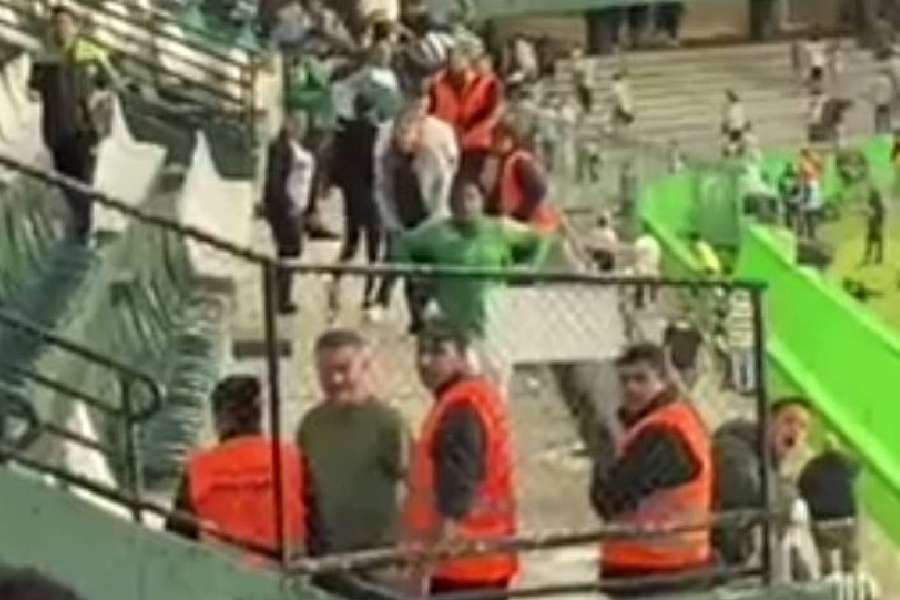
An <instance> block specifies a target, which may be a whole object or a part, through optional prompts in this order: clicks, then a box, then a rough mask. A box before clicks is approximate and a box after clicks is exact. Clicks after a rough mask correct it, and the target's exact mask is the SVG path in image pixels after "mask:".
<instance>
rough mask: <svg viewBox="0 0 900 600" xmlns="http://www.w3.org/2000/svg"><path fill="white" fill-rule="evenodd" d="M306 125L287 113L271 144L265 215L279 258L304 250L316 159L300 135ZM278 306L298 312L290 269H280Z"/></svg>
mask: <svg viewBox="0 0 900 600" xmlns="http://www.w3.org/2000/svg"><path fill="white" fill-rule="evenodd" d="M302 130H303V125H302V124H301V120H300V117H299V115H297V114H287V115H286V116H285V119H284V123H283V124H282V127H281V131H279V133H278V136H277V137H276V138H275V139H274V140H272V143H271V144H269V150H268V152H269V154H268V161H267V163H266V181H265V187H264V192H263V215H264V216H265V219H266V221H268V223H269V228H270V229H271V231H272V238H273V239H274V241H275V248H276V251H277V253H278V256H279V257H280V258H287V259H291V258H299V257H300V255H301V254H302V253H303V236H302V231H301V223H300V221H301V209H300V206H301V202H303V200H304V199H305V198H306V197H307V195H308V193H309V190H310V188H311V187H312V181H313V172H314V168H315V167H314V165H315V161H314V159H313V156H312V154H310V153H309V152H308V151H307V150H306V149H305V148H303V146H301V145H300V143H299V141H298V140H299V139H300V138H301V137H302ZM277 277H278V280H277V284H278V299H277V300H278V310H279V312H280V313H281V314H293V313H295V312H297V305H296V304H294V302H293V300H292V299H291V291H292V281H293V277H292V275H291V273H290V271H287V270H280V271H279V272H278V275H277Z"/></svg>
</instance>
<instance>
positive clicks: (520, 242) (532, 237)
mask: <svg viewBox="0 0 900 600" xmlns="http://www.w3.org/2000/svg"><path fill="white" fill-rule="evenodd" d="M501 231H502V234H503V237H504V239H505V241H506V243H507V244H508V246H509V247H510V249H511V250H512V255H513V258H514V260H515V262H516V264H517V265H518V266H532V267H538V266H540V265H542V264H543V263H544V261H545V260H546V258H547V255H548V254H549V252H550V247H551V245H552V238H551V237H549V236H546V235H542V234H541V233H539V232H538V231H537V230H536V229H534V228H533V227H531V226H529V225H525V224H523V223H517V222H516V221H512V220H510V219H502V221H501Z"/></svg>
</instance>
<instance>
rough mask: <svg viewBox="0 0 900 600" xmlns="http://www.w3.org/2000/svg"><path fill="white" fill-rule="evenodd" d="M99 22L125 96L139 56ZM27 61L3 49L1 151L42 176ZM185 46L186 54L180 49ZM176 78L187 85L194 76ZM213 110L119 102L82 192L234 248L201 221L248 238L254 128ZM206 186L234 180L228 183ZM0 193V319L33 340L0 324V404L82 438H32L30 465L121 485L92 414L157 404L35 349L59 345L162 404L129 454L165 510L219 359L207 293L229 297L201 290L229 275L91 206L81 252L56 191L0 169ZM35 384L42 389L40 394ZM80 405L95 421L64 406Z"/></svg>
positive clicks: (221, 339) (23, 35) (197, 103)
mask: <svg viewBox="0 0 900 600" xmlns="http://www.w3.org/2000/svg"><path fill="white" fill-rule="evenodd" d="M16 6H17V7H18V8H19V9H20V8H21V5H20V4H18V3H16ZM116 6H118V8H119V9H122V10H118V9H117V8H114V7H116ZM124 7H125V5H117V3H112V2H105V3H104V2H101V3H96V6H93V7H92V10H95V11H97V12H96V13H95V14H94V15H93V16H94V17H97V16H98V15H100V11H107V12H109V14H110V15H111V14H113V13H117V14H124V12H123V11H124ZM128 8H129V10H131V9H132V8H133V7H128ZM145 8H147V7H145ZM135 10H136V9H135ZM141 10H143V9H141ZM0 13H3V14H0V17H4V16H9V14H7V13H12V14H13V16H16V17H18V19H17V20H16V21H15V22H13V23H10V22H9V21H3V25H0V27H6V28H8V27H12V26H13V25H15V26H16V27H17V29H16V31H18V32H19V33H20V35H19V37H18V38H16V37H9V38H7V37H6V35H5V33H6V32H5V31H4V40H8V41H10V42H15V41H22V42H29V41H30V42H34V41H36V40H37V39H38V34H37V29H35V27H36V25H35V21H32V20H30V19H28V18H26V17H27V16H28V15H25V14H24V12H23V11H19V12H15V11H12V10H7V9H4V8H3V7H0ZM111 22H112V21H110V22H104V21H102V20H95V27H96V30H95V31H96V32H97V39H98V40H100V41H101V42H103V43H105V44H106V45H107V46H108V47H110V48H113V49H115V50H116V51H117V53H118V56H117V58H118V60H117V66H122V67H124V71H125V75H126V77H128V78H130V79H131V80H132V81H134V80H135V79H134V77H135V74H136V73H137V71H136V69H135V68H134V66H133V65H129V64H128V62H127V59H128V57H129V53H131V54H137V53H138V52H139V51H140V48H136V47H135V48H128V47H125V46H116V40H119V41H121V39H124V35H123V36H119V37H115V36H114V35H112V34H110V32H115V31H117V30H116V28H115V26H114V25H112V24H110V23H111ZM173 22H174V21H173ZM135 26H136V24H135ZM104 35H105V36H106V37H104ZM116 35H118V34H116ZM175 46H178V44H175ZM31 47H32V46H31V44H29V45H24V44H23V45H21V46H17V45H16V44H14V43H10V44H9V45H8V46H5V47H4V50H5V52H4V58H5V60H4V63H3V66H2V71H0V84H2V85H0V150H2V151H3V152H5V153H8V154H10V155H13V156H14V157H15V158H16V159H18V160H21V161H23V162H25V163H27V164H31V165H37V166H47V165H48V164H49V159H48V156H47V152H46V150H45V149H44V147H43V143H42V140H41V132H40V107H39V106H38V105H36V104H35V103H34V102H32V101H31V100H30V99H29V95H28V91H27V88H26V86H27V79H28V72H29V70H30V60H29V54H28V53H26V52H23V50H27V49H30V48H31ZM187 47H188V44H187V43H184V44H182V45H181V46H178V48H180V49H181V50H184V49H185V48H187ZM210 48H212V49H207V48H202V49H200V50H195V52H197V53H199V54H200V55H202V57H203V58H204V59H205V60H206V61H207V62H216V61H217V60H218V58H217V56H218V55H217V54H216V53H215V50H214V48H215V46H214V45H213V44H212V43H211V44H210ZM245 54H246V55H247V56H250V55H251V54H252V52H250V53H245ZM165 64H166V63H165V61H164V60H162V61H160V63H159V64H158V65H154V68H155V69H157V70H156V72H157V73H159V72H162V70H163V69H162V68H164V66H165ZM158 67H162V68H158ZM174 68H176V69H180V70H181V73H180V75H181V76H182V77H183V78H184V80H185V81H188V82H190V81H192V79H191V77H198V76H199V75H198V73H197V72H191V71H190V70H189V69H186V68H185V69H181V68H180V67H174ZM221 80H222V78H221V77H217V79H216V81H221ZM140 81H143V80H140ZM181 87H190V86H184V85H182V86H181ZM195 87H196V86H195ZM223 89H224V88H223ZM222 98H224V92H223V95H222ZM241 102H243V100H241ZM211 110H214V108H213V107H212V105H211V104H210V103H209V98H179V99H178V102H177V103H174V104H173V103H171V102H170V103H165V102H160V101H157V100H156V99H154V98H153V97H152V96H148V95H147V94H144V93H134V92H133V91H128V90H125V91H123V93H121V94H120V95H119V98H118V101H117V102H116V104H115V107H114V114H113V127H112V130H111V133H110V135H109V136H108V137H107V138H106V139H105V140H104V141H103V142H102V143H101V145H100V147H99V151H98V165H97V172H96V178H95V187H96V189H98V190H99V191H101V192H103V193H105V194H108V195H109V196H111V197H114V198H116V199H117V200H119V201H123V202H125V203H126V204H127V205H129V206H132V207H136V208H137V207H139V208H141V209H142V210H147V211H151V212H153V213H154V214H161V215H166V216H168V217H170V218H172V219H175V220H180V221H181V222H182V223H184V224H186V225H191V226H196V227H198V228H201V229H205V230H207V231H211V232H213V233H214V234H218V235H221V236H222V237H223V238H226V239H230V240H233V241H235V242H238V243H240V242H246V241H247V238H248V236H249V233H248V231H247V230H246V229H245V230H241V231H233V230H226V229H227V227H228V224H227V223H225V224H223V223H222V222H221V221H216V219H215V217H216V215H217V214H222V213H223V212H226V213H227V212H230V211H237V212H238V213H239V214H243V215H245V216H246V222H247V223H248V224H249V222H250V221H251V214H250V213H251V210H252V203H253V199H252V197H251V194H252V193H253V186H252V185H251V180H250V177H251V176H252V174H253V173H254V171H255V162H254V161H255V153H254V152H253V145H254V139H253V135H254V132H253V127H252V123H250V122H248V121H247V120H246V119H247V115H246V114H244V113H243V112H242V111H235V112H233V113H229V114H228V115H226V116H225V117H223V118H220V119H218V120H217V121H215V122H211V121H210V120H209V119H205V118H204V117H203V115H204V114H208V113H209V112H210V111H211ZM208 138H211V139H213V140H214V141H213V143H209V142H208V141H207V139H208ZM211 147H212V148H216V149H217V152H211V151H210V148H211ZM219 172H224V173H225V174H227V175H230V176H231V177H232V178H235V177H237V178H238V179H230V180H226V179H224V178H223V177H222V176H221V175H219ZM173 173H174V174H175V175H176V177H174V178H173V177H171V175H172V174H173ZM0 185H2V187H0V213H2V216H0V224H2V225H0V227H2V230H3V236H0V237H2V242H0V243H2V259H0V314H2V316H3V317H5V318H8V319H10V320H11V321H10V322H11V323H13V324H15V323H16V322H19V321H21V322H23V323H27V324H28V325H29V327H31V328H33V329H22V328H19V327H15V326H11V325H9V324H7V325H0V348H3V351H4V354H3V357H4V358H3V359H2V361H0V362H2V365H3V366H2V368H0V384H2V389H3V391H4V393H5V394H7V395H8V396H9V397H18V398H27V399H29V401H30V403H31V404H32V405H33V406H34V408H35V409H36V413H37V417H38V419H39V421H40V422H41V423H42V424H43V426H44V427H46V428H47V429H46V430H47V431H48V432H60V431H70V432H75V433H76V434H77V436H80V437H76V438H72V439H67V440H64V441H63V442H60V441H59V439H55V440H51V439H46V440H44V439H39V440H38V442H37V443H36V444H35V445H34V447H33V449H32V451H33V452H34V454H35V455H37V456H40V457H41V458H42V459H44V460H50V461H51V462H55V463H58V464H60V466H66V467H68V468H71V469H74V470H75V471H76V472H79V473H81V474H83V475H84V476H86V477H88V478H89V479H92V480H96V481H100V482H103V483H106V484H112V485H119V484H124V482H126V481H127V479H128V477H127V473H126V471H125V465H124V464H123V460H122V456H123V455H122V452H121V449H122V448H123V447H124V446H123V444H124V443H125V441H126V440H125V438H126V437H127V436H125V435H123V432H122V430H121V427H119V426H118V425H117V424H116V422H115V419H111V418H109V414H107V413H106V412H105V410H103V409H102V406H103V404H104V403H105V404H106V405H108V406H110V407H112V408H117V409H121V408H122V403H123V402H125V397H124V394H129V395H131V396H133V397H131V398H129V399H128V401H129V402H131V403H132V404H133V406H135V407H146V406H148V405H149V404H148V403H150V402H151V400H153V398H152V396H153V394H154V392H155V390H154V389H153V388H151V387H148V386H140V385H128V386H125V385H124V382H126V381H128V377H126V375H125V374H124V373H122V372H120V371H118V370H117V369H113V368H110V367H109V366H108V365H105V364H101V363H99V362H97V361H95V360H92V359H91V358H90V357H85V356H80V355H73V354H72V353H71V352H69V351H68V350H66V349H64V348H62V347H60V346H59V345H58V344H56V343H53V342H52V341H50V340H49V337H48V336H57V337H58V338H60V339H62V340H68V341H70V342H72V343H74V344H77V345H79V347H80V348H82V349H83V350H85V351H88V352H90V353H95V354H96V355H98V356H101V357H115V358H116V360H117V361H118V362H119V364H120V365H122V366H125V367H130V368H132V369H134V370H135V371H138V372H140V373H143V374H145V375H147V376H149V377H150V378H151V379H152V380H153V381H155V382H157V384H158V386H159V389H161V390H163V392H164V393H163V394H162V398H161V406H160V407H159V408H158V410H156V411H155V412H154V413H153V414H144V412H146V411H144V412H142V416H141V418H140V423H138V424H137V425H136V429H137V438H138V441H139V448H138V450H139V451H140V452H141V454H142V455H143V456H145V457H146V460H144V461H142V464H144V465H146V466H147V467H146V469H145V472H144V473H142V474H141V475H142V480H143V481H144V485H145V486H146V487H148V488H151V489H158V490H159V491H160V493H162V494H163V495H164V496H165V495H166V494H168V493H170V492H171V487H172V486H173V485H174V481H173V480H174V479H175V478H177V477H178V476H179V475H180V472H181V466H182V462H183V460H184V458H185V457H186V454H187V452H188V451H189V450H190V449H191V448H193V447H195V446H196V445H197V443H198V441H199V439H200V435H201V434H202V433H203V431H204V429H205V427H206V420H205V418H206V413H207V411H206V406H205V404H204V401H205V399H206V398H207V397H208V394H209V392H210V390H211V388H212V386H213V385H214V384H215V382H216V381H217V379H218V378H219V376H220V373H221V371H222V368H223V365H224V364H225V362H226V360H227V359H228V349H229V348H228V344H227V338H228V331H227V327H226V325H227V308H228V297H227V295H222V293H221V291H222V290H223V289H225V290H227V289H228V286H224V287H223V286H221V285H219V286H217V287H216V290H217V291H216V292H211V291H205V290H207V289H208V288H207V287H204V285H202V284H203V283H207V282H209V281H210V280H213V279H218V280H220V283H221V280H222V279H227V277H228V273H229V267H228V265H227V264H223V263H222V260H221V258H220V257H215V256H213V257H210V256H209V255H203V254H202V253H201V252H200V251H199V250H198V248H197V247H196V246H193V245H189V244H188V243H187V241H186V240H185V238H184V237H182V236H180V235H178V234H176V233H174V232H167V231H165V230H162V229H159V228H156V227H153V226H150V225H144V224H141V223H140V222H139V221H135V220H129V219H127V218H125V217H124V216H123V215H122V214H120V213H117V212H116V211H112V210H107V209H104V208H103V207H102V206H96V207H95V223H96V230H97V233H96V234H95V241H94V244H92V246H90V247H85V246H82V245H79V244H76V243H74V242H73V241H71V240H70V239H69V237H68V235H67V232H66V226H65V220H66V218H67V215H68V211H67V207H66V204H65V201H64V197H63V195H62V192H61V191H60V190H59V189H57V188H56V187H54V186H51V185H48V184H46V183H41V182H38V181H37V180H35V179H33V178H31V177H29V176H26V175H23V174H20V173H16V172H14V171H12V170H8V169H3V170H2V184H0ZM217 203H218V205H219V206H220V210H218V211H217V210H216V209H215V206H216V204H217ZM232 229H233V228H232ZM241 236H243V237H244V239H240V237H241ZM217 294H218V295H217ZM38 332H43V333H44V334H46V335H42V334H39V333H38ZM46 374H51V375H49V379H48V377H45V376H44V375H46ZM126 388H127V389H126ZM73 394H74V396H73ZM82 396H83V397H86V398H89V399H91V400H92V401H94V402H95V404H98V405H99V406H100V407H101V408H97V407H92V406H91V405H88V404H81V403H77V402H74V401H73V399H74V398H78V397H82ZM44 437H45V438H50V437H51V436H49V435H48V436H44ZM70 437H71V436H70ZM85 440H87V441H88V442H91V443H93V444H94V445H95V446H96V448H94V450H96V451H93V452H87V454H85V449H84V444H83V443H80V442H84V441H85ZM100 448H102V449H103V451H100V450H99V449H100ZM98 457H103V459H98Z"/></svg>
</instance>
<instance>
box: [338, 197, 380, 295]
mask: <svg viewBox="0 0 900 600" xmlns="http://www.w3.org/2000/svg"><path fill="white" fill-rule="evenodd" d="M341 192H342V194H343V196H344V242H343V245H342V246H341V253H340V255H339V257H338V260H339V261H340V262H342V263H346V262H350V261H352V260H353V258H354V257H355V256H356V253H357V252H358V251H359V245H360V242H362V241H363V239H365V244H366V261H367V262H368V263H369V264H370V265H374V264H376V263H378V261H379V260H381V256H382V246H383V241H384V234H383V233H382V230H381V222H380V219H379V218H378V212H377V208H376V207H375V200H374V199H373V197H372V189H371V188H370V187H368V186H360V185H347V186H341ZM374 292H375V278H374V277H373V276H371V275H366V280H365V288H364V291H363V302H362V303H363V306H364V307H366V306H369V305H370V304H371V303H372V300H373V298H372V295H373V294H374Z"/></svg>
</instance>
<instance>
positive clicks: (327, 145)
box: [303, 129, 333, 215]
mask: <svg viewBox="0 0 900 600" xmlns="http://www.w3.org/2000/svg"><path fill="white" fill-rule="evenodd" d="M332 142H333V136H332V134H331V132H329V131H322V130H319V129H312V130H310V131H309V133H308V134H307V135H306V139H305V140H304V141H303V145H304V146H305V147H306V149H307V150H308V151H309V152H310V153H312V155H313V156H314V157H315V158H316V164H315V166H314V168H313V177H312V184H311V185H310V186H309V198H308V199H307V203H306V211H305V212H306V214H311V215H315V214H318V210H319V199H320V198H321V197H322V196H323V195H324V194H325V191H326V190H327V189H328V186H329V181H328V174H329V173H331V156H332Z"/></svg>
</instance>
